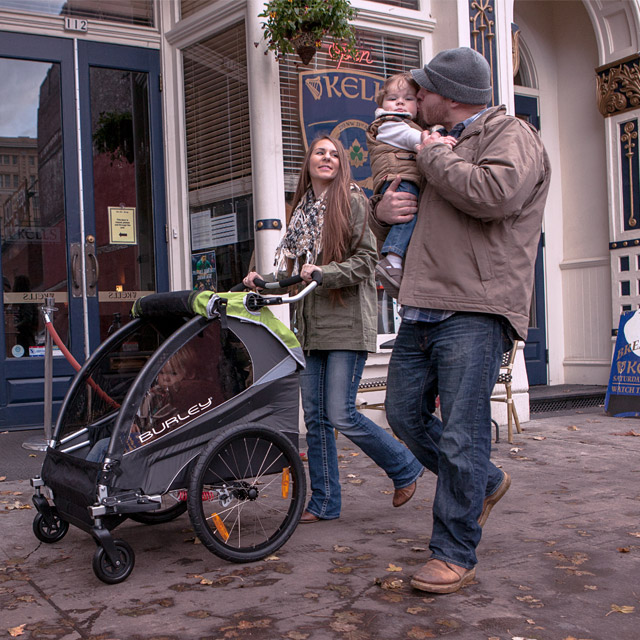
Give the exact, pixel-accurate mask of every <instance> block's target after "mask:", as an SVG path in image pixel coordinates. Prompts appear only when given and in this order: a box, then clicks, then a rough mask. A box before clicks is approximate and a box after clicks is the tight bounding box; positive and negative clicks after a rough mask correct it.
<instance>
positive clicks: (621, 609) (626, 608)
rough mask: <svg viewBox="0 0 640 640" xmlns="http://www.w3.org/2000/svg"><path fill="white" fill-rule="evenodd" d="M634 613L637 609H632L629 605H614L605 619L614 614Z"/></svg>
mask: <svg viewBox="0 0 640 640" xmlns="http://www.w3.org/2000/svg"><path fill="white" fill-rule="evenodd" d="M634 611H635V607H630V606H629V605H622V606H618V605H617V604H612V605H611V611H609V613H607V614H606V615H605V618H606V617H607V616H610V615H611V614H612V613H633V612H634Z"/></svg>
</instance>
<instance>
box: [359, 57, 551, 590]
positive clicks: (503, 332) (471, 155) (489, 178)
mask: <svg viewBox="0 0 640 640" xmlns="http://www.w3.org/2000/svg"><path fill="white" fill-rule="evenodd" d="M411 73H412V75H413V77H414V79H415V80H416V81H417V82H418V84H419V85H420V87H421V88H420V90H419V92H418V105H419V111H420V114H421V116H422V119H423V120H424V124H425V125H435V124H442V125H444V126H445V127H446V128H447V130H448V132H449V136H447V137H445V138H441V136H440V134H439V133H429V132H428V131H425V132H424V133H423V134H422V142H421V144H419V145H418V146H417V147H416V150H417V152H418V157H417V163H418V167H419V170H420V172H421V173H422V175H423V176H424V177H425V180H426V185H425V187H424V188H423V190H422V192H421V193H420V197H419V201H416V198H415V197H414V196H412V195H411V194H408V193H400V192H395V185H392V186H391V187H390V188H389V190H388V191H387V192H386V193H385V195H384V196H382V197H374V198H373V199H372V202H371V226H372V228H373V230H374V232H375V233H376V235H377V236H378V238H379V239H383V238H384V236H385V235H386V233H387V232H388V229H389V225H391V224H397V223H399V222H407V221H408V220H410V219H411V218H412V217H413V215H415V214H416V213H417V216H418V218H417V224H416V228H415V230H414V232H413V236H412V238H411V242H410V244H409V249H408V251H407V255H406V257H405V268H404V269H405V270H404V272H405V277H404V278H403V279H402V284H401V287H400V294H399V302H400V303H401V305H402V313H403V317H402V324H401V326H400V329H399V331H398V335H397V338H396V341H395V345H394V348H393V353H392V356H391V361H390V363H389V373H388V378H387V399H386V410H387V418H388V421H389V424H390V425H391V427H392V429H393V431H394V432H395V433H396V435H397V436H398V437H399V438H401V439H402V440H404V442H405V443H406V444H407V446H408V447H409V448H410V449H411V451H413V453H414V454H415V456H416V457H417V458H418V460H420V462H422V464H424V465H425V467H427V468H428V469H430V470H431V471H432V472H433V473H435V474H437V476H438V479H437V483H436V494H435V499H434V503H433V530H432V535H431V542H430V544H429V547H430V549H431V552H432V557H431V558H430V560H429V561H428V562H427V564H426V565H424V566H423V567H422V568H421V569H420V570H419V571H418V572H417V573H416V574H415V575H414V577H413V579H412V582H411V584H412V586H413V587H415V588H417V589H420V590H423V591H429V592H432V593H452V592H454V591H457V590H458V589H459V588H460V587H462V586H463V585H465V584H467V583H468V582H470V581H471V580H473V578H474V577H475V565H476V564H477V558H476V547H477V546H478V543H479V542H480V537H481V535H482V526H483V525H484V523H485V521H486V519H487V516H488V515H489V512H490V510H491V509H492V507H493V506H494V505H495V504H496V503H497V502H498V500H500V498H502V496H503V495H504V494H505V493H506V491H507V489H508V488H509V485H510V482H511V480H510V477H509V476H508V474H506V473H504V472H502V471H500V470H499V469H498V468H497V467H496V466H495V465H494V464H493V463H491V461H490V459H489V458H490V452H491V405H490V397H491V393H492V390H493V387H494V385H495V382H496V379H497V376H498V370H499V367H500V361H501V358H502V354H503V352H505V351H507V350H509V348H510V347H511V345H512V344H513V340H514V339H516V338H517V339H521V340H524V339H525V337H526V334H527V328H528V318H529V306H530V301H531V292H532V287H533V275H534V264H535V259H536V252H537V247H538V239H539V237H540V228H541V224H542V214H543V210H544V203H545V200H546V197H547V191H548V188H549V177H550V168H549V161H548V158H547V154H546V152H545V150H544V147H543V146H542V142H541V141H540V138H539V137H538V135H537V133H536V132H535V130H533V128H532V127H530V126H529V125H527V124H526V123H524V122H522V121H520V120H518V119H516V118H514V117H510V116H507V115H506V113H505V109H504V107H490V108H487V103H488V102H490V100H491V95H492V90H491V76H490V69H489V65H488V64H487V62H486V60H485V59H484V58H483V57H482V56H481V55H480V54H479V53H477V52H476V51H473V50H472V49H469V48H466V47H462V48H458V49H451V50H447V51H442V52H441V53H439V54H438V55H436V56H435V57H434V58H433V60H432V61H431V62H430V63H429V64H426V65H425V66H424V69H415V70H413V71H412V72H411ZM451 136H452V137H454V138H457V141H456V143H455V145H453V146H451V144H450V142H451V140H450V137H451ZM447 143H449V144H447ZM398 182H399V178H397V179H396V180H395V183H398ZM436 395H439V396H440V407H441V412H442V421H440V420H439V419H438V418H437V417H435V416H434V415H433V414H432V411H433V409H434V404H435V402H434V400H435V397H436ZM412 488H413V489H415V485H414V486H413V487H412ZM408 489H409V488H408Z"/></svg>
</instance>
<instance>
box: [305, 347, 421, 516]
mask: <svg viewBox="0 0 640 640" xmlns="http://www.w3.org/2000/svg"><path fill="white" fill-rule="evenodd" d="M305 359H306V362H307V366H306V368H305V369H304V370H303V371H302V372H301V374H300V387H301V391H302V408H303V409H304V419H305V423H306V427H307V446H308V449H307V456H308V458H309V479H310V482H311V492H312V493H311V499H310V500H309V504H308V505H307V511H309V513H312V514H313V515H315V516H318V517H319V518H323V519H326V520H330V519H332V518H337V517H338V516H339V515H340V507H341V497H340V474H339V471H338V452H337V449H336V438H335V435H334V429H337V430H338V431H339V432H340V433H341V434H343V435H344V436H346V437H347V438H349V440H351V441H352V442H353V443H354V444H357V445H358V447H360V449H362V451H364V453H366V454H367V455H368V456H369V457H370V458H371V459H372V460H373V461H374V462H375V463H376V464H377V465H378V466H379V467H381V468H382V469H383V470H384V471H385V473H386V474H387V475H388V476H389V478H391V480H393V486H394V487H395V488H396V489H402V488H403V487H406V486H408V485H410V484H411V483H412V482H414V481H415V480H416V479H417V478H418V477H419V476H420V474H421V473H422V472H423V471H424V469H423V467H422V465H421V464H420V463H419V462H418V461H417V460H416V458H415V457H414V456H413V454H412V453H411V452H410V451H409V449H407V447H405V446H404V445H403V444H402V443H401V442H399V441H398V440H396V439H395V438H394V437H393V436H392V435H391V434H389V433H388V432H387V431H385V430H384V429H382V428H381V427H379V426H378V425H377V424H375V423H374V422H372V421H371V420H369V418H367V417H365V416H363V415H362V414H361V413H359V412H358V411H357V410H356V394H357V392H358V385H359V384H360V378H361V377H362V371H363V369H364V364H365V362H366V360H367V353H366V351H310V352H307V353H305Z"/></svg>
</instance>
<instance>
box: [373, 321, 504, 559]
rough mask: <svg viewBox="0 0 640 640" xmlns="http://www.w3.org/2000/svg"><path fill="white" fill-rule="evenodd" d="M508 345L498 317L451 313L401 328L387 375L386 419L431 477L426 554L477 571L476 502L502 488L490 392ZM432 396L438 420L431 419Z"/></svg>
mask: <svg viewBox="0 0 640 640" xmlns="http://www.w3.org/2000/svg"><path fill="white" fill-rule="evenodd" d="M509 348H510V346H509V339H508V338H507V337H506V335H505V334H504V332H503V326H502V321H501V319H500V318H499V317H497V316H493V315H485V314H479V313H478V314H473V313H455V314H454V315H452V316H451V317H449V318H447V319H446V320H443V321H442V322H433V323H432V322H415V323H410V322H406V321H404V322H402V324H401V325H400V330H399V331H398V335H397V337H396V341H395V344H394V347H393V353H392V355H391V360H390V363H389V373H388V376H387V399H386V409H387V420H388V421H389V424H390V425H391V428H392V429H393V431H394V433H396V435H397V436H398V437H399V438H401V439H402V440H403V441H404V442H405V443H406V444H407V446H408V447H409V448H410V449H411V451H413V453H414V454H415V456H416V457H417V458H418V460H420V462H421V463H422V464H423V465H424V466H425V467H426V468H427V469H429V470H430V471H432V472H433V473H435V474H437V476H438V481H437V483H436V495H435V499H434V502H433V530H432V535H431V542H430V544H429V548H430V549H431V551H432V555H433V557H435V558H439V559H440V560H444V561H448V562H451V563H453V564H457V565H460V566H462V567H465V568H467V569H470V568H471V567H473V566H474V565H475V564H477V558H476V552H475V550H476V547H477V546H478V543H479V542H480V537H481V535H482V529H481V528H480V525H478V522H477V520H478V517H479V516H480V513H481V511H482V506H483V502H484V498H485V496H487V495H490V494H492V493H493V492H494V491H496V489H497V488H498V486H499V485H500V483H501V482H502V480H503V478H504V475H503V473H502V472H501V471H500V470H499V469H498V468H497V467H496V466H495V465H494V464H493V463H492V462H491V461H490V460H489V457H490V454H491V400H490V399H491V393H492V391H493V387H494V385H495V382H496V380H497V377H498V371H499V368H500V361H501V359H502V354H503V352H504V351H506V350H508V349H509ZM436 395H439V396H440V409H441V412H442V421H440V420H439V419H438V418H437V417H436V416H434V415H433V414H432V412H433V410H434V406H435V397H436Z"/></svg>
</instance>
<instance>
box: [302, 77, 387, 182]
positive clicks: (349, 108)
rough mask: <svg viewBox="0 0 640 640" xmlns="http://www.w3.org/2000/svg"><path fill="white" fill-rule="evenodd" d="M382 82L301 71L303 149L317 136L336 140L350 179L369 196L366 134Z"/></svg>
mask: <svg viewBox="0 0 640 640" xmlns="http://www.w3.org/2000/svg"><path fill="white" fill-rule="evenodd" d="M383 82H384V78H381V77H380V76H377V75H375V74H373V73H366V72H363V71H354V70H352V69H348V70H341V69H325V70H318V71H301V72H300V74H299V76H298V89H299V91H298V95H299V96H300V109H299V113H300V125H301V127H302V135H303V139H304V145H305V148H307V149H308V148H309V144H311V142H312V141H313V140H314V138H316V137H318V136H320V135H331V136H333V137H335V138H338V139H339V140H340V142H342V144H343V146H344V148H345V149H346V150H347V155H348V156H349V162H350V164H351V173H352V175H353V179H354V180H355V181H356V182H357V183H358V184H359V185H360V186H361V187H362V188H363V189H365V191H366V192H367V195H372V187H373V181H372V179H371V167H370V165H369V151H368V150H367V139H366V135H365V132H366V130H367V127H368V126H369V124H370V123H371V122H373V119H374V112H375V110H376V106H377V105H376V102H375V98H376V94H377V93H378V91H380V89H381V88H382V83H383Z"/></svg>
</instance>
